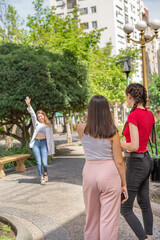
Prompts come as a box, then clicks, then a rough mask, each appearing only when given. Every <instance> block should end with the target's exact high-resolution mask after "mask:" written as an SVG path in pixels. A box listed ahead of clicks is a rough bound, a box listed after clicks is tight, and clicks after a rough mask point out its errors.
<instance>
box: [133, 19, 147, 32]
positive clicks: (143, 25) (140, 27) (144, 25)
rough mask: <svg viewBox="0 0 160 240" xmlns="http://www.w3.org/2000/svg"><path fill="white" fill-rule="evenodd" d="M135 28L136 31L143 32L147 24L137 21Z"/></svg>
mask: <svg viewBox="0 0 160 240" xmlns="http://www.w3.org/2000/svg"><path fill="white" fill-rule="evenodd" d="M135 26H136V29H137V30H139V31H144V30H145V29H146V27H147V23H146V22H145V21H139V22H138V23H137V24H136V25H135Z"/></svg>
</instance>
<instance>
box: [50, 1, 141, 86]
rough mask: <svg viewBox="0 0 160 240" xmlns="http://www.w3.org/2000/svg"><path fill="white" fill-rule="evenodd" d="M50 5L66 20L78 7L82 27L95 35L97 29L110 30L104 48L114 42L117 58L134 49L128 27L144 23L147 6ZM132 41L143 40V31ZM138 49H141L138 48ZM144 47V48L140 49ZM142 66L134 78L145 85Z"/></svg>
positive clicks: (117, 3) (134, 3) (104, 34)
mask: <svg viewBox="0 0 160 240" xmlns="http://www.w3.org/2000/svg"><path fill="white" fill-rule="evenodd" d="M50 5H51V6H55V7H56V14H58V15H61V16H62V17H63V16H65V15H66V14H67V12H72V11H73V7H74V5H78V7H79V9H80V12H81V15H80V16H79V18H80V22H81V24H84V25H85V26H86V28H85V29H84V31H91V30H93V29H94V28H95V27H97V28H98V29H100V28H106V27H107V29H106V30H104V31H103V32H102V36H101V41H100V47H104V46H105V43H106V42H108V41H111V42H112V46H113V50H112V54H113V55H116V54H118V53H119V50H120V49H125V48H126V47H127V46H130V45H134V44H133V43H127V41H126V34H125V33H124V31H123V27H124V25H125V24H126V23H131V24H133V25H135V24H136V23H137V22H138V21H139V20H142V13H144V5H143V2H142V0H50ZM131 37H132V38H134V39H135V40H139V31H138V30H136V29H134V32H133V33H132V34H131ZM136 47H138V45H137V44H136ZM139 47H140V46H139ZM137 62H138V71H137V73H136V74H135V75H134V78H135V81H136V82H141V81H142V61H137Z"/></svg>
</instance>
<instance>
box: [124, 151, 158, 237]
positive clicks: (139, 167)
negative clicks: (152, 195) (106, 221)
mask: <svg viewBox="0 0 160 240" xmlns="http://www.w3.org/2000/svg"><path fill="white" fill-rule="evenodd" d="M152 168H153V163H152V160H151V158H150V156H149V154H148V153H147V152H146V153H145V157H144V158H133V157H132V158H131V157H129V158H127V159H126V179H127V188H128V195H129V199H128V200H127V201H126V202H125V204H123V205H122V206H121V214H122V215H123V216H124V218H125V219H126V221H127V222H128V224H129V225H130V227H131V228H132V230H133V231H134V233H135V234H136V236H137V237H138V239H140V240H144V239H146V238H147V235H152V229H153V215H152V209H151V205H150V199H149V175H150V172H151V171H152ZM136 196H137V202H138V204H139V206H140V208H141V211H142V216H143V223H144V229H143V227H142V224H141V223H140V221H139V219H138V218H137V216H136V215H135V214H134V212H133V203H134V200H135V197H136Z"/></svg>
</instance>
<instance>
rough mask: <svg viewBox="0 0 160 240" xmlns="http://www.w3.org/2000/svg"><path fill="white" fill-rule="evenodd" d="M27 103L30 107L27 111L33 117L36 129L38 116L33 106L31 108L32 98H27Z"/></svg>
mask: <svg viewBox="0 0 160 240" xmlns="http://www.w3.org/2000/svg"><path fill="white" fill-rule="evenodd" d="M25 102H26V104H27V106H28V108H27V110H28V112H29V113H30V115H31V118H32V123H33V126H34V127H35V124H36V121H37V116H36V114H35V112H34V110H33V108H32V106H31V98H29V97H28V96H27V97H26V99H25Z"/></svg>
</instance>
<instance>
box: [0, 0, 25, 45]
mask: <svg viewBox="0 0 160 240" xmlns="http://www.w3.org/2000/svg"><path fill="white" fill-rule="evenodd" d="M22 25H23V21H22V22H20V18H19V15H18V13H17V11H16V10H15V8H14V7H13V6H12V5H9V4H7V2H6V1H5V0H0V42H16V43H18V42H22V41H24V39H25V35H26V30H24V28H22Z"/></svg>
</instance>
